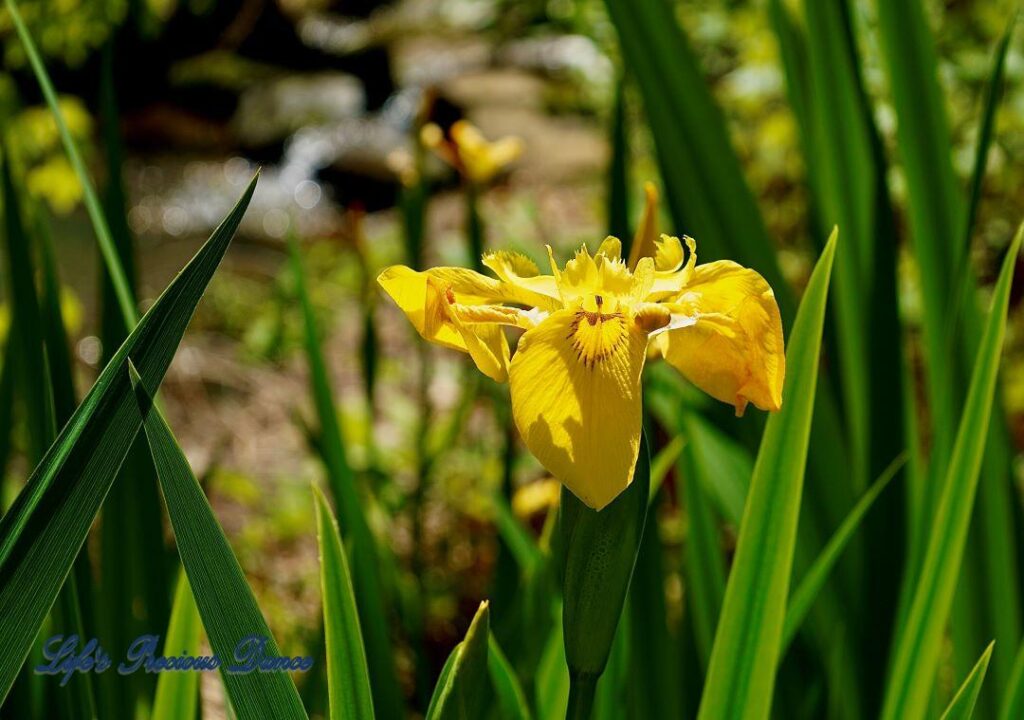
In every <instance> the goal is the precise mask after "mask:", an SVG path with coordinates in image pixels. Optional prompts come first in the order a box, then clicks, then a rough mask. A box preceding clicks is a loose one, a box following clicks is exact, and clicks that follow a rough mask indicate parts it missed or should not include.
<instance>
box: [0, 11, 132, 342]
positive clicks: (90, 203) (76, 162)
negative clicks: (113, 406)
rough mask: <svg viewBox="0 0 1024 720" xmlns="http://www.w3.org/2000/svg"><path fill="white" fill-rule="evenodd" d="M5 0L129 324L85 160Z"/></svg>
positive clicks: (128, 302)
mask: <svg viewBox="0 0 1024 720" xmlns="http://www.w3.org/2000/svg"><path fill="white" fill-rule="evenodd" d="M5 3H6V5H7V11H8V12H9V13H10V14H11V21H12V22H13V24H14V29H15V31H16V32H17V33H18V38H19V39H20V40H21V44H22V46H23V47H24V48H25V55H26V56H27V57H28V61H29V65H31V67H32V72H33V73H35V76H36V81H37V82H38V83H39V88H40V89H41V90H42V92H43V97H44V98H45V99H46V104H47V105H48V106H49V107H50V112H51V113H52V114H53V119H54V122H56V123H57V132H58V134H59V135H60V139H61V142H62V143H63V144H64V152H66V153H67V156H68V160H69V161H70V163H71V167H72V168H73V169H74V171H75V175H77V176H78V181H79V183H81V185H82V194H83V197H84V200H85V208H86V211H87V212H88V213H89V220H90V221H91V222H92V226H93V231H94V232H95V233H96V240H97V241H98V242H99V246H100V251H101V252H102V253H103V261H104V262H105V263H106V266H107V270H108V272H109V273H110V279H111V282H112V283H113V285H114V289H115V291H116V293H117V301H118V305H119V306H120V308H121V314H122V316H123V318H124V324H125V327H127V328H132V327H134V326H135V324H136V322H138V312H137V311H136V309H135V302H134V300H133V299H132V292H131V286H130V285H129V283H128V278H127V276H126V275H125V272H124V268H122V267H121V263H120V260H119V259H118V255H117V248H116V247H115V245H114V240H113V237H112V236H111V234H110V228H109V227H108V225H107V219H106V217H104V215H103V208H102V206H101V205H100V201H99V197H98V196H97V195H96V189H95V188H94V187H93V184H92V181H91V180H90V179H89V172H88V170H87V169H86V167H85V162H84V161H83V160H82V155H81V153H79V152H78V147H77V146H76V145H75V141H74V139H72V137H71V133H70V132H69V131H68V127H67V123H65V122H64V115H63V114H62V113H61V110H60V104H59V103H58V101H57V93H56V91H55V90H54V89H53V83H52V82H50V76H49V74H48V73H47V72H46V66H45V65H44V64H43V60H42V58H41V57H40V56H39V52H38V51H37V50H36V46H35V42H34V41H33V40H32V36H31V35H30V34H29V31H28V28H27V27H25V22H24V21H23V20H22V19H21V12H20V11H19V10H18V5H17V3H15V2H14V0H5Z"/></svg>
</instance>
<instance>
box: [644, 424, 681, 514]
mask: <svg viewBox="0 0 1024 720" xmlns="http://www.w3.org/2000/svg"><path fill="white" fill-rule="evenodd" d="M685 445H686V438H685V437H684V436H682V435H676V436H675V437H674V438H672V439H671V440H669V441H668V442H667V443H665V446H664V447H663V448H662V449H661V450H659V451H658V454H657V455H655V456H654V458H653V459H652V460H651V494H650V497H649V498H648V501H647V502H648V504H653V503H654V500H655V499H656V498H657V497H658V490H660V489H661V485H662V483H664V482H665V478H666V477H668V474H669V472H670V471H671V470H672V468H673V467H675V464H676V460H677V459H678V458H679V454H680V453H681V452H682V451H683V447H684V446H685Z"/></svg>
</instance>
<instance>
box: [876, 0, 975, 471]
mask: <svg viewBox="0 0 1024 720" xmlns="http://www.w3.org/2000/svg"><path fill="white" fill-rule="evenodd" d="M876 6H877V8H878V30H879V39H880V44H881V49H882V55H883V60H884V63H883V64H884V66H885V68H886V70H887V73H888V78H889V86H890V90H891V94H892V100H893V105H894V107H895V110H896V115H897V118H898V122H897V132H896V136H897V142H898V147H899V152H900V159H901V161H902V165H903V172H904V175H905V176H906V182H907V204H908V213H909V219H910V231H911V232H910V236H911V241H912V247H913V249H914V256H915V258H916V260H917V263H918V266H919V268H920V278H921V293H922V299H923V320H924V347H925V353H926V360H927V368H926V375H927V387H928V389H929V393H928V396H929V400H930V405H931V412H932V418H933V421H932V430H933V432H934V443H933V447H935V448H937V449H938V450H939V452H938V454H937V455H936V456H935V457H934V458H933V462H934V464H936V465H937V466H938V467H940V468H943V467H945V466H946V462H945V460H946V459H947V458H948V452H949V449H950V448H952V447H953V433H954V428H955V427H956V409H955V408H956V398H955V397H954V396H953V394H952V392H953V391H952V388H954V387H956V377H957V372H956V368H955V365H954V362H952V361H953V360H954V359H955V356H954V355H951V354H950V353H949V347H948V346H947V344H946V342H945V335H946V318H948V317H949V316H950V314H951V310H952V308H951V307H950V305H949V302H950V299H951V297H952V293H953V289H954V283H953V273H954V272H959V271H961V268H960V267H959V266H958V265H956V264H955V261H956V259H957V257H958V255H959V250H958V249H959V247H960V246H961V244H962V242H961V240H960V237H959V233H960V232H961V229H962V228H963V198H962V197H961V194H960V192H959V189H958V188H957V183H956V178H955V175H954V173H953V166H952V163H951V161H950V153H949V149H950V147H952V144H951V140H950V135H949V128H948V126H947V122H946V113H945V107H944V105H943V101H942V95H941V92H940V89H939V85H938V81H937V78H936V69H937V58H936V54H935V47H934V42H933V40H932V37H931V33H930V30H929V28H928V23H927V20H926V18H925V15H924V9H923V8H922V6H921V3H920V2H918V1H917V0H913V1H912V2H878V3H877V5H876ZM954 269H955V270H954Z"/></svg>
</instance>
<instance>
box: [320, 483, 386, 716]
mask: <svg viewBox="0 0 1024 720" xmlns="http://www.w3.org/2000/svg"><path fill="white" fill-rule="evenodd" d="M313 496H314V498H315V499H316V523H317V539H318V542H319V545H320V585H321V592H322V593H323V613H324V631H325V633H326V636H327V692H328V695H329V697H330V710H331V714H330V717H331V720H342V719H343V718H355V720H361V719H362V718H373V697H372V694H371V692H370V676H369V670H367V667H366V651H365V649H364V648H363V633H362V630H360V629H359V613H358V611H357V609H356V599H355V591H354V590H353V589H352V576H351V575H350V574H349V569H348V560H347V559H346V557H345V548H344V546H343V545H342V542H341V533H340V532H339V531H338V523H337V521H336V520H335V519H334V514H333V513H332V512H331V509H330V507H329V506H328V504H327V498H325V497H324V495H323V492H322V491H321V490H320V488H318V487H316V486H315V485H314V486H313Z"/></svg>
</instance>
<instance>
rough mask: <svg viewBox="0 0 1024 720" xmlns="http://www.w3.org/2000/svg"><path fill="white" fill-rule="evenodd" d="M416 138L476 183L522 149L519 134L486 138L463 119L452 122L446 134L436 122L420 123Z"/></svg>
mask: <svg viewBox="0 0 1024 720" xmlns="http://www.w3.org/2000/svg"><path fill="white" fill-rule="evenodd" d="M420 139H421V140H422V142H423V144H424V145H425V146H426V147H428V148H430V149H431V150H433V151H434V154H436V155H437V156H438V157H440V158H441V159H442V160H444V161H445V162H447V163H448V164H449V165H451V166H452V167H454V168H455V169H456V170H458V171H459V173H461V174H462V175H463V176H464V177H465V178H466V179H467V180H469V181H470V182H472V183H476V184H478V185H482V184H484V183H487V182H490V181H491V180H492V179H493V178H494V176H495V175H497V174H498V173H500V172H501V171H502V170H504V169H505V168H506V167H508V166H509V165H511V164H512V163H513V162H515V161H516V160H517V159H518V158H519V156H520V155H521V154H522V152H523V141H522V140H520V139H519V138H517V137H515V136H509V137H504V138H501V139H500V140H495V141H494V142H490V141H488V140H487V139H486V138H485V137H484V136H483V134H482V133H481V132H480V130H479V129H477V127H476V126H475V125H473V124H472V123H470V122H468V121H466V120H459V121H457V122H455V123H454V124H453V125H452V126H451V129H450V130H449V131H448V137H447V138H446V137H445V135H444V131H443V130H441V128H440V127H438V126H437V125H435V124H433V123H429V124H427V125H424V126H423V129H422V130H421V131H420Z"/></svg>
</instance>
